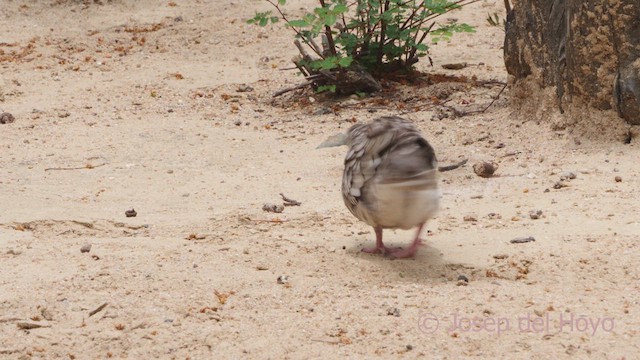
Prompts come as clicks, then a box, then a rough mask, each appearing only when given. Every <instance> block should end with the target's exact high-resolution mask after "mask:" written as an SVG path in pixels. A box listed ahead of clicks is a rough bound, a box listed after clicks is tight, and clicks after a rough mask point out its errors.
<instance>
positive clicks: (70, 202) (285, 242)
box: [0, 0, 640, 359]
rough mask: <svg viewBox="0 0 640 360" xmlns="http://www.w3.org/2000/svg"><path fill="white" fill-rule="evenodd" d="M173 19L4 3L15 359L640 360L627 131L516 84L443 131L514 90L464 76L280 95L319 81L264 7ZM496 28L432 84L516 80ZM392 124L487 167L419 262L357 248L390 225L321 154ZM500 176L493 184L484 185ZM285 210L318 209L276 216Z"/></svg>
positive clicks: (221, 2)
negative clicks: (578, 122) (345, 187)
mask: <svg viewBox="0 0 640 360" xmlns="http://www.w3.org/2000/svg"><path fill="white" fill-rule="evenodd" d="M174 1H175V3H171V2H169V1H151V0H140V1H124V0H120V1H118V0H116V1H113V2H109V1H103V2H104V4H102V5H101V4H96V3H90V2H89V1H87V4H83V3H82V2H80V1H64V0H57V1H54V0H47V1H26V0H24V1H18V0H13V1H12V0H5V1H3V2H2V6H1V8H0V51H2V53H0V69H1V70H0V71H1V79H0V90H1V92H0V108H1V110H2V111H5V112H10V113H12V114H13V115H14V116H15V119H16V120H15V122H14V123H11V124H4V125H0V130H1V134H2V137H1V139H0V148H1V149H2V152H1V155H0V169H1V170H0V190H1V194H2V198H1V199H2V201H1V202H0V264H1V269H2V271H1V272H0V357H1V358H7V359H29V358H47V359H54V358H71V359H74V358H75V359H98V358H108V357H112V358H130V359H143V358H152V357H157V358H163V359H174V358H175V359H212V358H216V359H218V358H220V359H222V358H227V359H232V358H233V359H239V358H244V359H304V358H324V359H328V358H338V357H348V358H353V359H364V358H381V359H382V358H384V359H387V358H402V359H412V358H424V359H466V358H475V359H479V358H508V359H550V358H556V359H565V358H567V359H568V358H593V359H633V358H636V357H637V354H638V353H639V351H640V334H639V333H638V332H639V331H640V313H639V311H640V307H639V304H638V301H639V299H640V295H639V294H640V282H639V281H640V273H639V270H638V263H639V260H640V245H639V244H640V243H639V241H638V240H639V236H638V234H639V233H640V222H639V221H640V220H639V217H638V211H639V209H640V205H639V204H638V201H637V198H638V188H639V187H640V181H639V180H638V178H639V176H638V175H639V171H640V168H639V166H638V163H637V159H638V158H639V155H640V154H639V151H638V144H637V143H636V142H635V141H633V140H632V141H631V143H630V144H624V143H623V142H622V141H619V139H618V138H612V137H611V136H605V135H602V136H593V135H594V133H600V132H602V133H605V134H607V130H608V129H610V128H616V126H618V125H615V126H614V125H608V124H611V123H610V122H605V121H604V120H603V122H602V123H601V124H596V126H595V127H594V128H592V129H595V131H593V130H592V131H591V132H589V131H586V132H577V131H573V130H572V128H571V127H565V126H564V125H566V124H565V123H563V121H564V120H562V118H561V117H560V115H559V114H557V113H555V112H553V111H550V110H548V109H546V108H541V107H537V106H528V107H525V106H523V107H521V108H518V106H516V105H517V101H516V100H517V99H516V97H517V96H520V97H523V96H525V97H526V95H527V93H526V92H524V93H521V94H519V95H518V94H516V93H515V92H514V91H513V90H512V89H507V90H506V91H505V92H504V93H503V94H502V96H501V97H500V99H499V100H497V101H496V102H495V104H494V105H493V106H492V107H491V108H490V109H489V110H487V111H486V112H484V113H478V114H475V115H470V116H464V117H454V116H448V117H443V115H444V114H448V115H451V111H449V110H447V109H446V108H443V107H442V106H435V105H433V104H432V101H431V99H433V98H434V97H436V98H439V99H441V100H440V101H444V100H448V101H447V102H446V104H448V105H451V106H455V107H456V108H458V109H461V110H468V109H474V108H479V107H483V106H485V105H486V104H488V103H489V102H490V101H491V99H492V97H493V96H495V95H496V94H497V93H498V92H499V91H500V88H501V86H500V85H491V84H488V85H485V86H479V85H473V84H472V83H471V82H469V81H467V82H463V83H455V82H454V83H450V82H437V83H436V84H434V85H432V86H419V87H410V86H409V87H407V86H402V85H394V86H395V90H392V91H391V90H390V91H387V92H385V93H384V94H382V95H376V96H374V97H371V98H366V99H362V100H357V99H342V100H337V101H329V102H323V101H321V100H322V99H321V98H320V97H317V96H315V95H313V94H311V93H310V92H306V93H304V92H297V93H289V94H286V95H284V96H282V97H280V98H277V99H275V100H273V99H272V97H271V94H272V93H273V92H274V91H277V90H279V89H281V88H283V87H286V86H292V85H294V84H296V83H298V82H300V77H297V76H296V75H295V73H294V72H293V71H282V70H280V69H282V68H287V67H291V63H290V59H291V57H292V56H294V55H295V52H296V50H295V47H294V46H293V45H292V44H291V34H290V33H288V32H287V31H283V30H282V27H281V24H280V25H278V26H275V27H269V28H265V29H257V28H255V27H252V26H250V25H247V24H245V22H244V21H245V20H246V19H247V18H249V17H251V16H252V15H253V13H254V11H255V10H256V9H268V6H267V5H266V4H265V3H264V2H262V1H258V0H251V1H238V0H236V1H230V0H212V1H204V0H202V1H199V0H196V1H181V0H174ZM312 4H314V1H311V0H305V1H289V5H288V6H289V9H291V10H290V11H291V13H292V14H293V15H296V14H299V13H302V10H301V7H305V6H306V7H310V6H311V5H312ZM493 12H498V13H500V14H503V9H502V1H498V0H494V1H492V0H486V1H481V2H479V3H476V4H474V5H472V6H470V7H469V8H467V9H464V10H463V11H458V12H456V13H453V14H451V15H448V16H450V17H456V18H458V19H460V20H463V21H467V22H469V23H471V24H473V25H476V26H477V27H478V32H477V33H476V34H464V35H460V36H456V38H455V41H452V42H451V43H440V44H438V45H437V46H434V47H433V49H432V59H433V61H434V66H433V67H430V66H429V65H428V62H426V61H423V62H421V63H420V64H419V65H418V68H419V69H420V70H422V71H425V72H427V73H431V74H447V75H456V76H460V75H464V76H468V77H471V76H476V77H477V78H478V79H480V80H497V81H506V80H507V75H506V72H505V70H504V66H503V63H502V50H501V45H502V38H503V32H502V30H501V29H499V28H495V27H490V26H488V24H487V23H486V21H485V18H486V14H487V13H493ZM503 17H504V15H503ZM461 61H464V62H467V63H468V64H469V66H468V67H467V68H465V69H463V70H460V71H455V70H444V69H442V68H441V67H440V65H442V64H446V63H449V62H461ZM243 84H245V85H243ZM246 86H250V87H251V88H250V89H249V88H246ZM237 90H251V91H245V92H238V91H237ZM309 97H314V98H317V99H315V100H316V101H315V102H312V101H313V100H310V99H309ZM510 104H511V105H510ZM417 107H418V108H417ZM323 113H324V114H323ZM394 114H403V116H404V117H406V118H408V119H411V120H413V121H415V122H416V124H417V125H418V126H419V127H420V128H421V129H422V131H423V132H424V134H425V135H426V137H427V138H428V139H429V141H430V142H431V143H432V144H433V146H434V147H435V149H436V152H437V155H438V157H439V160H440V163H441V164H442V165H446V164H451V163H455V162H457V161H459V160H460V159H462V158H468V159H469V163H468V164H467V165H466V166H464V167H461V168H459V169H456V170H453V171H449V172H443V173H441V184H442V192H443V198H442V204H443V205H442V209H441V211H440V213H439V214H438V216H437V218H435V219H434V220H433V221H431V222H430V223H429V224H428V229H429V235H428V237H427V240H428V241H427V242H428V245H427V246H425V247H424V248H422V249H421V250H420V252H419V254H418V256H417V257H416V258H415V259H412V260H403V261H401V260H389V259H387V258H384V257H381V256H376V255H367V254H362V253H360V248H361V247H362V246H364V245H367V244H372V243H373V231H372V229H370V228H369V227H367V226H366V225H365V224H363V223H360V222H358V221H357V220H356V219H355V218H353V217H352V216H351V214H349V212H348V211H347V210H346V208H345V207H344V205H343V203H342V199H341V197H340V181H341V172H342V159H343V156H344V152H345V149H343V148H330V149H322V150H316V149H315V148H316V146H317V145H318V144H320V143H321V142H322V141H324V140H325V139H326V138H327V137H329V136H330V135H333V134H336V133H338V132H340V131H344V130H346V129H347V128H348V127H349V126H350V125H351V123H352V121H353V120H357V121H368V120H370V119H373V118H374V117H376V116H381V115H394ZM605 115H606V116H608V115H607V114H605ZM603 116H604V115H603ZM597 119H598V118H597V117H596V121H597ZM563 124H564V125H563ZM618 127H619V126H618ZM614 132H615V131H614ZM482 160H488V161H495V162H496V163H498V165H499V169H498V171H497V174H496V176H494V177H492V178H480V177H478V176H476V175H475V174H474V173H473V170H472V164H474V163H475V162H478V161H482ZM564 172H573V173H574V174H575V175H576V178H575V179H571V180H567V181H565V185H567V186H566V187H563V188H559V189H556V188H554V185H555V184H556V183H557V182H558V181H559V180H560V178H561V176H562V175H563V173H564ZM616 176H619V177H620V178H619V180H621V181H620V182H616V181H615V177H616ZM547 189H548V190H547ZM279 193H284V194H285V195H287V196H289V197H291V198H294V199H296V200H298V201H300V202H302V205H301V206H297V207H286V208H285V210H284V212H283V213H281V214H272V213H266V212H264V211H262V205H263V204H264V203H265V202H271V203H281V200H280V196H279ZM130 208H134V209H135V210H136V211H137V217H131V218H127V217H125V211H126V210H128V209H130ZM538 210H540V211H541V216H540V218H539V219H532V218H531V217H530V212H531V211H538ZM465 219H466V220H465ZM385 234H386V239H387V241H388V242H389V243H390V244H397V245H402V244H407V243H408V242H409V241H410V238H411V236H412V235H413V233H412V232H410V231H387V232H386V233H385ZM523 236H533V237H534V238H535V242H528V243H523V244H512V243H510V240H511V239H513V238H516V237H523ZM87 244H90V245H91V249H90V252H85V253H83V252H81V251H80V249H81V247H83V246H84V245H87ZM460 275H464V276H466V277H467V278H468V280H469V282H468V284H466V285H465V284H462V283H464V281H462V282H458V281H457V279H458V277H459V276H460ZM280 276H284V277H287V278H286V280H285V281H282V282H283V283H278V281H277V279H278V277H280ZM105 303H106V304H107V305H106V307H104V308H102V309H100V311H98V312H96V313H95V314H93V315H91V313H92V311H94V310H96V309H97V308H98V307H99V306H100V305H101V304H105ZM454 323H455V324H456V325H457V328H452V327H453V325H454ZM31 324H37V325H42V327H40V328H34V329H24V328H21V327H29V326H30V325H31Z"/></svg>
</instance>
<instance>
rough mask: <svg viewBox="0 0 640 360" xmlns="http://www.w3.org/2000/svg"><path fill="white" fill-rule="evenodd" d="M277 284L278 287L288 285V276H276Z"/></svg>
mask: <svg viewBox="0 0 640 360" xmlns="http://www.w3.org/2000/svg"><path fill="white" fill-rule="evenodd" d="M277 282H278V284H280V285H284V284H288V283H289V276H287V275H280V276H278V279H277Z"/></svg>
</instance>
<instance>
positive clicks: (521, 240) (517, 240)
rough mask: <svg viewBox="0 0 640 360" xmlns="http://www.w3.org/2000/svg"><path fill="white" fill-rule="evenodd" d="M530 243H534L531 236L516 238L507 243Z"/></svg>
mask: <svg viewBox="0 0 640 360" xmlns="http://www.w3.org/2000/svg"><path fill="white" fill-rule="evenodd" d="M531 241H536V239H535V238H534V237H533V236H527V237H517V238H514V239H511V241H509V242H510V243H512V244H524V243H528V242H531Z"/></svg>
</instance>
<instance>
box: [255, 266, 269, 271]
mask: <svg viewBox="0 0 640 360" xmlns="http://www.w3.org/2000/svg"><path fill="white" fill-rule="evenodd" d="M256 269H257V270H260V271H265V270H269V267H267V266H265V265H258V266H256Z"/></svg>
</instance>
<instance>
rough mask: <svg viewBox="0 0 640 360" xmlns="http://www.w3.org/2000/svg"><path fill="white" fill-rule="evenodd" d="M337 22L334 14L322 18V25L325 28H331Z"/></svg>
mask: <svg viewBox="0 0 640 360" xmlns="http://www.w3.org/2000/svg"><path fill="white" fill-rule="evenodd" d="M337 20H338V17H337V16H336V15H334V14H327V15H326V16H325V18H324V24H325V25H326V26H332V25H333V24H335V23H336V21H337Z"/></svg>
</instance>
